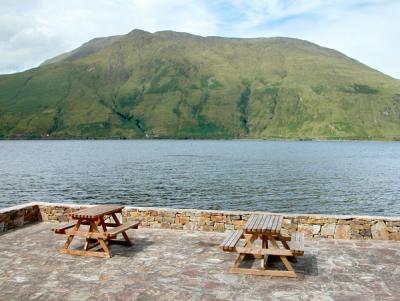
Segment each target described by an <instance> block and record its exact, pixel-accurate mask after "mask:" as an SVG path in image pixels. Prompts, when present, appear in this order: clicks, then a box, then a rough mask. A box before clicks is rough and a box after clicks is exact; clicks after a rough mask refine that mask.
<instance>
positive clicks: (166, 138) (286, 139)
mask: <svg viewBox="0 0 400 301" xmlns="http://www.w3.org/2000/svg"><path fill="white" fill-rule="evenodd" d="M44 140H46V141H52V140H54V141H62V140H65V141H71V140H79V141H81V140H148V141H151V140H182V141H183V140H194V141H207V140H211V141H212V140H221V141H302V142H307V141H313V142H318V141H321V142H326V141H338V142H340V141H343V142H346V141H347V142H351V141H361V142H362V141H366V142H367V141H371V142H374V141H376V142H399V141H400V136H399V137H392V138H390V137H354V138H332V137H323V138H283V137H282V138H277V137H270V138H221V137H205V138H199V137H145V138H144V137H138V138H126V137H29V136H28V137H0V141H44Z"/></svg>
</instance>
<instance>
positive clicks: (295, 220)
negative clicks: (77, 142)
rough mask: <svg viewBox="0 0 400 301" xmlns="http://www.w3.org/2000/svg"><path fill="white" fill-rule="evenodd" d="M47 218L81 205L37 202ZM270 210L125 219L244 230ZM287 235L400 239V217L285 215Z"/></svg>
mask: <svg viewBox="0 0 400 301" xmlns="http://www.w3.org/2000/svg"><path fill="white" fill-rule="evenodd" d="M36 204H37V206H38V207H39V210H40V217H41V219H42V220H44V221H67V220H68V214H69V213H71V212H72V211H75V210H79V209H81V208H83V207H82V206H79V205H68V204H51V203H36ZM258 213H266V212H239V211H214V210H192V209H164V208H142V207H128V206H127V207H126V209H125V211H124V212H123V219H124V220H139V221H141V226H142V227H150V228H165V229H182V230H192V231H220V232H223V231H225V230H234V229H240V228H241V227H243V225H244V224H245V223H246V220H247V219H248V218H249V216H250V215H251V214H258ZM283 215H284V220H283V229H282V232H283V234H286V235H287V234H290V233H292V232H295V231H299V232H303V233H304V234H305V236H306V237H308V238H311V237H314V238H335V239H383V240H400V217H374V216H349V215H340V216H336V215H314V214H308V215H307V214H283Z"/></svg>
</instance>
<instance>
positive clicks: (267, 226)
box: [243, 214, 283, 234]
mask: <svg viewBox="0 0 400 301" xmlns="http://www.w3.org/2000/svg"><path fill="white" fill-rule="evenodd" d="M282 221H283V216H282V215H272V214H268V215H266V214H259V215H258V214H257V215H256V214H255V215H252V216H250V218H249V219H248V220H247V222H246V224H245V225H244V227H243V230H244V231H245V232H246V233H271V234H275V233H280V231H281V228H282Z"/></svg>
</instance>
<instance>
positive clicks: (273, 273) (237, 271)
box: [229, 267, 297, 278]
mask: <svg viewBox="0 0 400 301" xmlns="http://www.w3.org/2000/svg"><path fill="white" fill-rule="evenodd" d="M229 272H231V273H235V274H246V275H257V276H274V277H290V278H295V277H297V275H296V273H295V272H294V271H277V270H264V269H246V268H237V267H232V268H230V269H229Z"/></svg>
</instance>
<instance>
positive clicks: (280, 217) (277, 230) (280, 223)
mask: <svg viewBox="0 0 400 301" xmlns="http://www.w3.org/2000/svg"><path fill="white" fill-rule="evenodd" d="M282 222H283V216H282V215H279V219H278V222H277V224H276V225H275V228H274V232H275V233H280V232H281V229H282Z"/></svg>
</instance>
